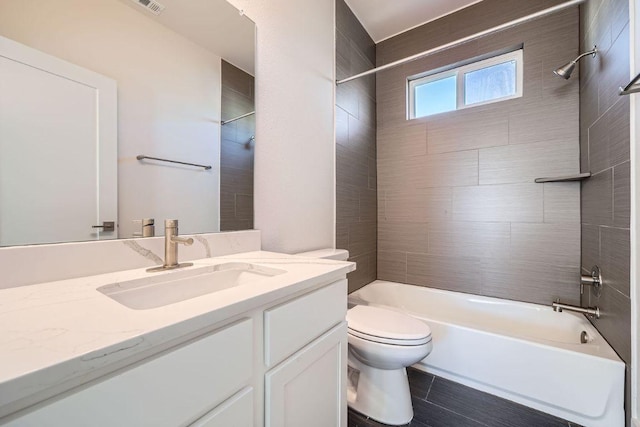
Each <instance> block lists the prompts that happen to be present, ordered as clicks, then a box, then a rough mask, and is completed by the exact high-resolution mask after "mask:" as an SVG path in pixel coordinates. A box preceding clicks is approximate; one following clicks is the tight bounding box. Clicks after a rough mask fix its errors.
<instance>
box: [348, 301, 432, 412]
mask: <svg viewBox="0 0 640 427" xmlns="http://www.w3.org/2000/svg"><path fill="white" fill-rule="evenodd" d="M347 325H348V329H347V330H348V342H349V356H348V364H349V368H350V369H349V370H350V371H351V372H350V374H349V380H348V382H349V388H348V390H347V403H348V405H349V407H350V408H351V409H353V410H355V411H357V412H360V413H361V414H363V415H366V416H368V417H370V418H372V419H374V420H376V421H379V422H381V423H384V424H390V425H401V424H407V423H409V422H410V421H411V419H412V418H413V405H412V404H411V392H410V391H409V381H408V379H407V370H406V367H407V366H411V365H413V364H414V363H417V362H419V361H420V360H422V359H424V358H425V357H427V355H429V353H431V349H432V345H433V344H432V342H431V329H430V328H429V326H427V325H426V324H424V323H423V322H421V321H420V320H418V319H415V318H413V317H411V316H408V315H406V314H404V313H399V312H397V311H392V310H388V309H384V308H380V307H372V306H365V305H356V306H355V307H353V308H351V309H349V310H348V311H347Z"/></svg>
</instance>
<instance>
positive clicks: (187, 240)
mask: <svg viewBox="0 0 640 427" xmlns="http://www.w3.org/2000/svg"><path fill="white" fill-rule="evenodd" d="M171 243H180V244H182V245H185V246H191V245H193V239H192V238H191V237H180V236H172V237H171Z"/></svg>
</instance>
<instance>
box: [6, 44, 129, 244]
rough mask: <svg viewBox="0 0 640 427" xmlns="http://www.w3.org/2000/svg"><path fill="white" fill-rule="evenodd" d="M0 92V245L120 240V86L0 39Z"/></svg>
mask: <svg viewBox="0 0 640 427" xmlns="http://www.w3.org/2000/svg"><path fill="white" fill-rule="evenodd" d="M0 93H1V94H2V96H0V246H9V245H21V244H33V243H55V242H61V241H69V240H98V239H113V238H116V237H117V230H114V229H111V231H108V230H109V229H108V227H107V228H106V229H105V228H103V227H102V226H103V225H104V224H103V222H104V221H107V222H110V221H116V217H117V211H118V209H117V195H116V183H117V171H116V152H117V151H116V150H117V139H116V138H117V110H116V109H117V105H116V83H115V81H114V80H111V79H109V78H107V77H105V76H102V75H100V74H97V73H94V72H93V71H89V70H87V69H84V68H82V67H78V66H76V65H73V64H71V63H68V62H65V61H62V60H60V59H58V58H55V57H52V56H49V55H46V54H44V53H42V52H40V51H38V50H35V49H32V48H30V47H27V46H24V45H22V44H20V43H16V42H14V41H12V40H9V39H7V38H4V37H0ZM52 177H55V179H52ZM93 226H100V227H99V228H94V227H93Z"/></svg>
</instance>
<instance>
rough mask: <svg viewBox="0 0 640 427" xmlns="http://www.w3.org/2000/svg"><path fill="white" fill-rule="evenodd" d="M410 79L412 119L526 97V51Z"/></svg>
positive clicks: (519, 50)
mask: <svg viewBox="0 0 640 427" xmlns="http://www.w3.org/2000/svg"><path fill="white" fill-rule="evenodd" d="M421 76H422V77H415V78H409V119H416V118H419V117H425V116H431V115H433V114H439V113H444V112H447V111H453V110H460V109H462V108H468V107H473V106H476V105H483V104H489V103H492V102H496V101H504V100H507V99H512V98H518V97H520V96H522V49H518V50H516V51H513V52H509V53H506V54H503V55H499V56H494V57H492V58H489V59H485V60H482V61H476V62H473V63H470V64H467V65H463V66H460V67H456V68H452V69H449V70H447V71H443V72H437V73H432V74H427V75H424V74H422V75H421Z"/></svg>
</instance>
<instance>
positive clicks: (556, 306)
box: [551, 299, 600, 319]
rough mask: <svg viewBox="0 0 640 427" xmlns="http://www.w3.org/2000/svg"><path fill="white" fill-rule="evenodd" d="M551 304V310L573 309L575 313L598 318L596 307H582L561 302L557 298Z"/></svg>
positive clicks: (598, 313) (598, 311) (598, 310)
mask: <svg viewBox="0 0 640 427" xmlns="http://www.w3.org/2000/svg"><path fill="white" fill-rule="evenodd" d="M551 306H552V307H553V311H557V312H562V310H568V311H575V312H576V313H582V314H584V315H586V316H587V317H591V318H596V319H599V318H600V309H599V308H598V307H587V308H584V307H578V306H576V305H570V304H562V303H561V302H560V300H559V299H558V300H556V301H555V302H554V303H553V304H551Z"/></svg>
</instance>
